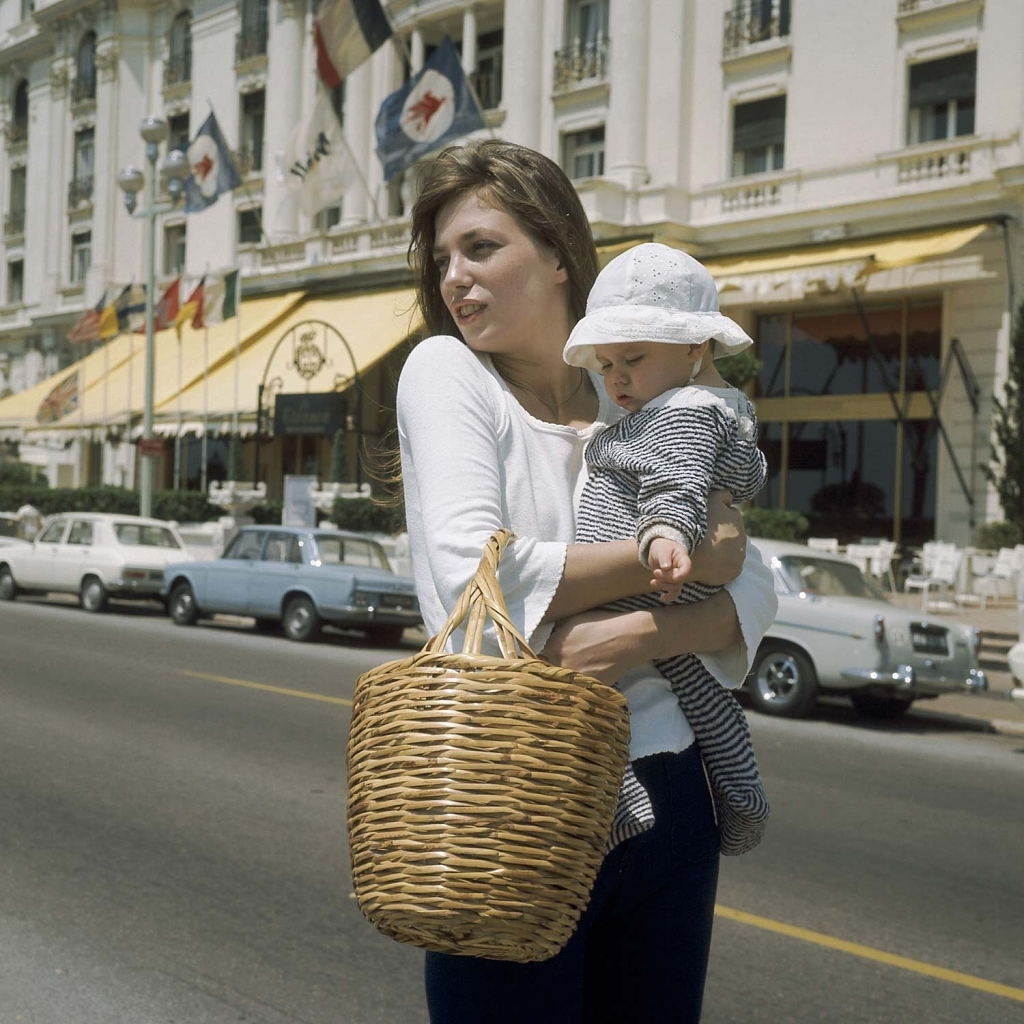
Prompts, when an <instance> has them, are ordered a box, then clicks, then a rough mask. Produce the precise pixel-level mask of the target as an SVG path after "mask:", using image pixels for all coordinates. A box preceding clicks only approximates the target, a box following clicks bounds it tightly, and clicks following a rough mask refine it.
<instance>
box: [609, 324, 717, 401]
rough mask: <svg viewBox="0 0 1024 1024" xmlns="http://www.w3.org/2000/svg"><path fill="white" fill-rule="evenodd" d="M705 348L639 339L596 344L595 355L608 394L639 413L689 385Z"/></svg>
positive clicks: (703, 346)
mask: <svg viewBox="0 0 1024 1024" xmlns="http://www.w3.org/2000/svg"><path fill="white" fill-rule="evenodd" d="M705 348H706V345H700V346H697V345H665V344H662V343H659V342H655V341H636V342H628V343H624V344H615V345H595V346H594V354H595V355H596V356H597V360H598V362H599V363H600V364H601V373H602V374H604V386H605V390H606V391H607V392H608V396H609V397H610V398H611V400H612V401H613V402H615V403H616V404H617V405H621V406H622V408H623V409H628V410H629V411H630V412H637V411H638V410H639V409H642V408H643V407H644V406H645V405H646V404H647V403H648V402H649V401H651V400H652V399H654V398H657V397H658V395H660V394H662V393H663V392H665V391H668V390H669V389H670V388H682V387H685V386H686V384H687V383H688V382H689V380H690V375H691V374H692V373H693V366H694V363H695V362H696V361H697V358H698V356H699V354H700V353H701V352H702V351H703V350H704V349H705Z"/></svg>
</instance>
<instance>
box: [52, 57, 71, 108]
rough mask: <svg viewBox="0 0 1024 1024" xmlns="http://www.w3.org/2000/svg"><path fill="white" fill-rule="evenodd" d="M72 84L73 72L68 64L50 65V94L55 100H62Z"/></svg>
mask: <svg viewBox="0 0 1024 1024" xmlns="http://www.w3.org/2000/svg"><path fill="white" fill-rule="evenodd" d="M70 84H71V73H70V71H69V70H68V66H67V64H64V63H60V64H53V65H51V67H50V95H51V96H52V97H53V98H54V99H55V100H62V99H64V97H65V96H67V94H68V86H69V85H70Z"/></svg>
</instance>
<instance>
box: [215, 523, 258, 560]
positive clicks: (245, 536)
mask: <svg viewBox="0 0 1024 1024" xmlns="http://www.w3.org/2000/svg"><path fill="white" fill-rule="evenodd" d="M266 535H267V534H266V531H265V530H246V531H244V532H242V533H240V534H239V535H238V536H237V537H236V538H235V539H234V540H233V541H232V542H231V547H229V548H228V549H227V551H225V552H224V557H225V558H241V559H245V560H248V561H255V560H256V559H257V558H259V557H260V549H261V548H262V547H263V538H264V537H266Z"/></svg>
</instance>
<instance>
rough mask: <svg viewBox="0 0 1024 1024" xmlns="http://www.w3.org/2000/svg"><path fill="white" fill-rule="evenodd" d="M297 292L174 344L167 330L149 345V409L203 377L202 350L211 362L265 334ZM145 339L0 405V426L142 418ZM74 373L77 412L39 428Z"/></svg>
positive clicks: (253, 302)
mask: <svg viewBox="0 0 1024 1024" xmlns="http://www.w3.org/2000/svg"><path fill="white" fill-rule="evenodd" d="M301 299H302V293H301V292H291V293H289V294H286V295H277V296H273V297H269V298H257V299H248V300H246V301H244V302H243V303H242V306H241V312H240V319H236V318H232V319H231V320H228V321H225V322H224V323H222V324H216V325H214V326H212V327H210V328H208V330H206V331H204V330H193V329H192V328H191V327H184V328H183V329H182V333H181V342H180V344H179V341H178V335H177V332H176V331H174V330H173V329H171V330H166V331H160V332H159V333H158V334H157V335H156V336H155V338H154V339H153V344H154V355H155V361H154V388H153V396H154V407H157V406H159V404H160V403H161V402H164V401H167V400H168V399H173V397H174V396H175V395H177V393H178V390H179V373H178V367H179V353H180V365H181V374H180V383H181V386H182V387H188V386H189V385H190V384H192V382H193V381H195V380H197V379H200V378H201V377H202V372H203V354H204V347H205V349H206V351H208V353H209V358H210V361H211V363H212V362H214V361H215V360H219V359H221V358H222V357H223V356H224V354H225V353H232V352H234V348H235V338H236V335H237V334H239V332H240V342H241V344H242V345H243V346H244V345H246V344H250V343H251V342H252V340H253V339H254V338H257V337H259V336H261V335H262V333H263V332H265V331H267V330H269V329H271V328H272V327H273V325H274V324H275V323H278V322H280V321H281V319H282V318H284V317H285V316H287V314H288V313H289V312H290V311H291V310H292V309H293V308H294V307H295V306H296V305H297V304H298V303H299V302H300V301H301ZM145 347H146V346H145V338H144V336H143V335H140V334H134V335H120V336H118V337H117V338H114V339H113V340H112V341H109V342H108V343H107V344H106V345H105V346H103V347H102V348H98V349H96V351H95V352H92V353H91V354H90V355H88V356H86V357H85V358H84V359H81V360H79V361H78V362H77V363H74V364H73V365H71V366H68V367H66V368H65V369H63V370H61V371H60V372H59V373H56V374H54V375H53V376H52V377H50V378H49V379H48V380H45V381H41V382H40V383H39V384H36V385H35V387H32V388H27V389H26V390H25V391H20V392H18V394H16V395H11V396H10V397H9V398H6V399H4V400H3V401H2V402H0V426H19V427H21V428H23V429H27V430H75V429H77V428H79V427H81V426H85V427H93V426H99V425H102V424H104V423H106V424H111V423H123V422H124V421H125V419H126V418H127V415H128V410H129V409H131V410H132V412H133V415H134V416H136V417H138V416H141V415H142V406H143V396H144V392H145V378H144V374H145V364H146V354H145ZM76 371H77V372H78V374H79V382H78V383H79V403H80V405H79V407H78V408H77V409H75V410H74V411H73V412H70V413H68V415H66V416H64V417H63V418H62V419H60V420H57V421H56V422H54V423H46V424H40V423H38V422H37V414H38V412H39V408H40V405H41V404H42V402H43V400H44V399H45V398H46V396H47V395H48V394H49V393H50V392H51V391H52V390H53V388H54V387H56V386H57V385H58V384H59V383H60V382H61V381H63V380H66V379H67V378H68V377H69V376H71V375H73V374H74V373H75V372H76Z"/></svg>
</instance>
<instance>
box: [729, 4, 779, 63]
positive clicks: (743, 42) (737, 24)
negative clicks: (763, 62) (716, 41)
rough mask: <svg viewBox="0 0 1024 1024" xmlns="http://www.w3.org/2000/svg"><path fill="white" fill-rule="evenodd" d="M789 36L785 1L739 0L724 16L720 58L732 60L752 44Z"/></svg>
mask: <svg viewBox="0 0 1024 1024" xmlns="http://www.w3.org/2000/svg"><path fill="white" fill-rule="evenodd" d="M788 36H789V0H741V2H739V3H734V4H733V6H732V8H731V10H728V11H726V12H725V32H724V33H723V35H722V56H723V57H735V56H737V55H738V54H740V53H742V52H743V51H744V50H746V49H747V48H748V47H749V46H753V45H754V44H755V43H764V42H768V41H769V40H772V39H775V40H781V39H785V38H787V37H788Z"/></svg>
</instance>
